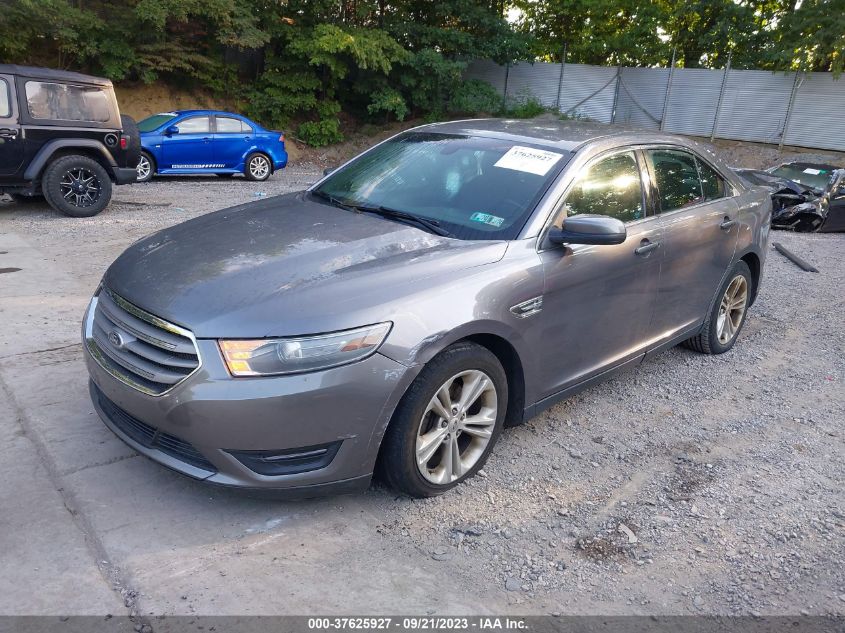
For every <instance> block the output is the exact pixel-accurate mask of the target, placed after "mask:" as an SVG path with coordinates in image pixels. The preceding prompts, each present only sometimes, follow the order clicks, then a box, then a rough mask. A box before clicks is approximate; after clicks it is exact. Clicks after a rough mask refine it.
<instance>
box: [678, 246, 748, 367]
mask: <svg viewBox="0 0 845 633" xmlns="http://www.w3.org/2000/svg"><path fill="white" fill-rule="evenodd" d="M753 287H754V285H753V280H752V278H751V269H750V268H748V264H746V263H745V262H743V261H739V262H737V263H736V266H734V268H733V270H732V271H731V273H730V274H729V275H728V278H727V279H726V280H725V282H724V283H723V284H722V287H721V288H719V294H718V295H716V296H717V299H716V301H715V302H714V304H713V307H712V308H711V309H710V314H708V315H707V318H706V319H705V320H704V325H703V326H702V328H701V332H699V333H698V334H697V335H695V336H693V337H692V338H690V339H688V340H686V341H684V345H685V346H686V347H688V348H690V349H692V350H695V351H696V352H700V353H702V354H724V353H725V352H727V351H728V350H729V349H731V348H732V347H733V346H734V343H736V340H737V338H739V333H740V331H741V330H742V326H743V325H744V324H745V317H746V316H748V306H749V304H750V303H751V291H752V289H753Z"/></svg>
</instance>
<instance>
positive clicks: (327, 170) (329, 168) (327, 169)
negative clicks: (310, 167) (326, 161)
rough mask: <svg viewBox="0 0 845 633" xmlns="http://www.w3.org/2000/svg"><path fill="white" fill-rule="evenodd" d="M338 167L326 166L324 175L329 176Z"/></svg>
mask: <svg viewBox="0 0 845 633" xmlns="http://www.w3.org/2000/svg"><path fill="white" fill-rule="evenodd" d="M336 169H337V167H326V168H325V169H324V170H323V175H324V176H328V175H329V174H330V173H332V172H333V171H335V170H336Z"/></svg>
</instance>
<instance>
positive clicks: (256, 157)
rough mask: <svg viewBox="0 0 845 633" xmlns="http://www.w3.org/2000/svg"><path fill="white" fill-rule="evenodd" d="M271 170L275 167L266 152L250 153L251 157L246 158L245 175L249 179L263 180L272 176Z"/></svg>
mask: <svg viewBox="0 0 845 633" xmlns="http://www.w3.org/2000/svg"><path fill="white" fill-rule="evenodd" d="M271 171H273V168H272V166H271V164H270V159H269V158H267V155H266V154H259V153H255V154H250V155H249V158H247V159H246V167H245V168H244V176H246V178H247V180H256V181H259V182H263V181H264V180H267V179H268V178H269V177H270V172H271Z"/></svg>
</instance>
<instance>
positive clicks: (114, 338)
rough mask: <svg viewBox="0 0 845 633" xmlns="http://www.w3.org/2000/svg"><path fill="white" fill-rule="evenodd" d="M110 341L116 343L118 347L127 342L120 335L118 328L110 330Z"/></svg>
mask: <svg viewBox="0 0 845 633" xmlns="http://www.w3.org/2000/svg"><path fill="white" fill-rule="evenodd" d="M109 343H111V344H112V345H114V346H115V347H116V348H117V349H120V348H121V347H123V346H124V345H125V344H126V341H124V340H123V337H122V336H121V335H120V332H118V331H117V330H112V331H111V332H109Z"/></svg>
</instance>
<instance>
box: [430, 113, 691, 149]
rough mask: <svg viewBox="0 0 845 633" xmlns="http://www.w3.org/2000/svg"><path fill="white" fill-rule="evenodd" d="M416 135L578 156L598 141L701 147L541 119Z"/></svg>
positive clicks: (445, 126)
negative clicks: (493, 141)
mask: <svg viewBox="0 0 845 633" xmlns="http://www.w3.org/2000/svg"><path fill="white" fill-rule="evenodd" d="M414 130H415V131H420V132H422V131H425V132H437V133H441V134H465V135H467V136H485V137H489V138H498V139H506V140H510V141H517V142H519V141H521V142H524V143H537V144H541V145H547V146H549V147H554V148H557V149H559V150H564V151H568V152H574V151H576V150H577V149H578V148H579V147H581V146H582V145H584V144H586V143H589V142H591V141H595V140H598V139H602V140H605V139H606V140H610V139H613V140H616V141H618V142H619V144H620V145H624V144H628V143H631V144H633V143H671V144H673V145H685V146H691V145H697V144H695V143H692V142H691V141H690V140H689V139H685V138H683V137H679V136H673V135H671V134H659V133H655V132H649V131H642V130H637V129H635V128H627V127H623V126H614V127H613V128H610V127H609V126H607V125H605V124H601V123H591V122H587V121H562V120H557V119H551V118H543V117H541V118H537V119H468V120H464V121H446V122H443V123H432V124H429V125H423V126H420V127H417V128H414Z"/></svg>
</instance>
